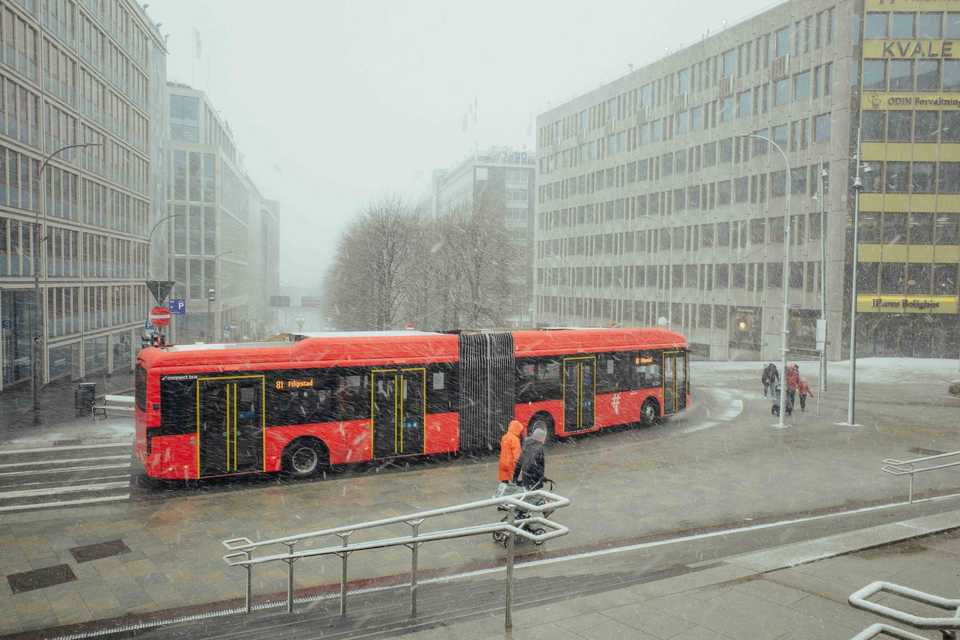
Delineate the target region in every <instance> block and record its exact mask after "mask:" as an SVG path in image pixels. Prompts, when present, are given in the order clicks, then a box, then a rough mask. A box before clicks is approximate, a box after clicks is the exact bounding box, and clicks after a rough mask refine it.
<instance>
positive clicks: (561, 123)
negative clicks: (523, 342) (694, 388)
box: [536, 0, 960, 359]
mask: <svg viewBox="0 0 960 640" xmlns="http://www.w3.org/2000/svg"><path fill="white" fill-rule="evenodd" d="M958 38H960V2H958V1H957V0H944V1H942V2H903V3H901V2H899V1H897V2H891V1H889V0H865V1H864V2H853V1H851V0H841V1H837V0H790V1H788V2H783V3H781V4H779V5H777V6H775V7H773V8H771V9H768V10H767V11H764V12H763V13H761V14H759V15H757V16H755V17H753V18H750V19H749V20H746V21H744V22H742V23H740V24H736V25H733V26H730V27H729V28H726V29H725V30H723V31H721V32H719V33H717V34H716V35H713V36H711V37H709V38H705V39H703V40H702V41H700V42H698V43H696V44H693V45H691V46H688V47H686V48H683V49H681V50H679V51H677V52H675V53H672V54H671V55H669V56H666V57H664V58H662V59H660V60H658V61H656V62H653V63H651V64H649V65H646V66H644V67H641V68H638V69H637V70H635V71H633V72H631V73H629V74H627V75H625V76H623V77H622V78H619V79H617V80H615V81H613V82H610V83H608V84H605V85H603V86H602V87H600V88H598V89H595V90H592V91H589V92H587V93H585V94H583V95H581V96H578V97H577V98H575V99H573V100H571V101H569V102H566V103H564V104H562V105H560V106H557V107H556V108H553V109H550V110H549V111H547V112H545V113H543V114H541V115H540V116H539V117H538V119H537V159H538V163H539V166H538V172H537V191H538V193H537V224H536V236H537V237H536V241H537V250H536V261H537V262H536V306H537V320H538V322H540V323H543V324H550V325H603V326H605V325H608V324H610V323H621V324H625V325H636V324H640V325H643V324H655V323H657V322H658V321H660V319H665V320H666V321H667V322H668V323H669V324H671V325H672V326H673V327H674V328H675V329H677V330H679V331H682V332H683V333H685V334H686V335H687V336H688V337H689V339H690V342H691V345H692V346H693V348H694V349H696V350H697V351H698V352H700V353H701V354H702V355H704V356H707V357H711V358H745V359H769V358H773V357H776V356H777V355H778V354H780V352H781V347H782V333H781V332H782V327H783V310H782V309H783V299H784V297H783V294H784V292H783V286H784V282H783V276H784V271H783V269H784V267H783V254H784V248H785V245H784V242H785V239H786V238H787V237H789V238H790V243H791V245H792V246H791V248H790V249H791V256H790V260H791V262H790V265H789V266H788V270H787V273H786V275H787V286H788V287H789V289H790V301H791V310H790V312H789V318H788V322H789V326H790V342H789V347H790V348H791V349H792V350H794V352H801V353H802V352H804V351H805V352H807V353H811V352H813V350H814V349H815V348H816V335H815V326H816V320H817V318H818V317H819V316H820V288H821V281H822V280H821V272H824V275H825V278H824V280H825V281H826V287H827V293H828V296H827V319H828V324H829V334H828V341H829V342H828V348H827V351H828V354H829V357H830V358H839V357H842V356H843V355H844V354H846V353H847V346H846V345H845V344H844V342H846V339H847V335H848V329H847V327H848V326H849V320H850V307H851V300H850V297H851V290H852V282H851V278H850V271H851V262H852V253H853V252H852V249H853V234H852V231H853V228H852V226H853V225H852V213H853V202H854V191H853V189H852V188H851V187H852V184H853V173H854V169H855V164H854V162H853V161H851V158H854V157H855V156H856V154H857V149H856V140H857V130H858V127H859V126H860V125H862V132H863V145H862V154H861V158H862V161H863V162H864V163H866V165H867V167H869V173H865V174H864V176H865V180H864V190H863V194H862V195H861V201H860V204H861V211H862V214H861V217H860V230H859V244H860V253H859V255H860V270H859V272H858V273H857V275H856V278H857V287H858V296H857V300H856V307H857V312H858V317H859V322H858V325H857V326H858V335H859V337H860V340H859V342H858V345H859V347H860V351H861V352H864V353H874V354H883V355H921V356H930V355H941V354H952V355H953V356H954V357H955V356H956V354H957V352H958V348H960V321H958V320H960V318H958V305H957V295H958V288H957V283H958V277H957V276H958V263H960V226H958V225H960V60H957V59H956V58H957V55H958V54H957V48H956V47H955V46H954V47H953V48H952V49H951V45H952V44H955V41H956V39H958ZM754 135H757V136H763V137H769V138H772V139H773V140H774V141H775V142H776V143H777V144H779V145H780V146H781V147H782V148H783V149H784V151H785V153H786V154H787V156H788V158H789V163H790V167H791V172H790V178H789V179H788V177H787V172H786V170H785V167H784V163H783V160H782V158H781V156H780V155H779V154H777V152H776V151H775V150H774V149H772V148H770V146H769V145H768V144H767V143H765V142H763V141H762V140H759V139H757V138H755V137H752V136H754ZM821 162H823V163H824V164H823V167H824V169H825V170H826V172H827V177H828V179H827V181H826V184H825V187H826V195H825V203H826V211H827V215H826V227H825V228H824V227H823V225H822V224H821V217H820V213H819V209H820V203H819V201H818V200H815V199H814V197H815V196H817V193H818V190H819V188H820V186H821V176H820V175H819V171H818V166H819V163H821ZM788 193H789V194H791V196H792V197H791V199H790V218H789V220H788V221H786V224H785V219H784V212H785V209H786V204H787V198H786V196H787V194H788ZM787 225H789V226H787ZM788 229H789V230H790V234H789V236H787V233H786V231H787V230H788ZM821 241H824V242H825V243H826V252H827V259H826V263H823V262H822V261H821Z"/></svg>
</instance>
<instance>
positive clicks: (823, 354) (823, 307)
mask: <svg viewBox="0 0 960 640" xmlns="http://www.w3.org/2000/svg"><path fill="white" fill-rule="evenodd" d="M827 175H828V174H827V170H826V169H824V168H823V161H822V160H821V161H820V162H819V166H818V167H817V177H818V178H819V181H818V184H817V196H818V200H819V204H820V320H821V321H822V322H823V346H822V348H821V349H820V393H821V395H822V394H823V392H825V391H826V390H827V203H826V191H827V190H826V188H825V186H826V181H827ZM817 406H818V407H819V406H820V405H819V403H818V404H817Z"/></svg>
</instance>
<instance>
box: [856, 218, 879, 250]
mask: <svg viewBox="0 0 960 640" xmlns="http://www.w3.org/2000/svg"><path fill="white" fill-rule="evenodd" d="M858 240H859V242H860V244H877V243H878V242H880V214H879V213H861V214H860V233H859V235H858Z"/></svg>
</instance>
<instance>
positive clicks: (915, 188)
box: [910, 162, 936, 193]
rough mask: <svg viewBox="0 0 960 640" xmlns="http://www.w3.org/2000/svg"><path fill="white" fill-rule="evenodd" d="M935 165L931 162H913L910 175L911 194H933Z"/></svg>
mask: <svg viewBox="0 0 960 640" xmlns="http://www.w3.org/2000/svg"><path fill="white" fill-rule="evenodd" d="M935 176H936V165H935V164H934V163H932V162H914V163H913V169H912V171H911V173H910V182H911V191H912V192H913V193H933V192H934V177H935Z"/></svg>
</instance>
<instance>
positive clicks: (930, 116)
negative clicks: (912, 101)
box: [913, 111, 940, 142]
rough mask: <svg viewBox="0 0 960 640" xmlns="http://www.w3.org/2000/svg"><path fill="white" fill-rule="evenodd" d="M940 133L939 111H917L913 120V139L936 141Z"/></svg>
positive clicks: (917, 140)
mask: <svg viewBox="0 0 960 640" xmlns="http://www.w3.org/2000/svg"><path fill="white" fill-rule="evenodd" d="M938 133H940V112H939V111H917V113H916V115H915V116H914V121H913V139H914V141H916V142H936V141H937V134H938Z"/></svg>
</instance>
